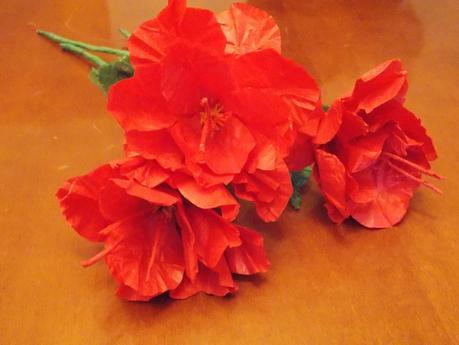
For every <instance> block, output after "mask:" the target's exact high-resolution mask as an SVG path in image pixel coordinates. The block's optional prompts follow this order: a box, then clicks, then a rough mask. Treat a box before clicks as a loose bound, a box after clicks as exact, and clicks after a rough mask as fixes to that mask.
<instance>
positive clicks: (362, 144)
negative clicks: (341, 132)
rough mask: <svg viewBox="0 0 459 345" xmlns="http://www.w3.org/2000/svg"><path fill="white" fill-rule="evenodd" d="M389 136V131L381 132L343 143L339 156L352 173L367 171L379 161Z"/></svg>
mask: <svg viewBox="0 0 459 345" xmlns="http://www.w3.org/2000/svg"><path fill="white" fill-rule="evenodd" d="M389 135H390V131H389V130H380V131H378V132H376V133H371V134H368V135H366V136H362V137H359V138H357V139H354V140H353V141H351V142H349V143H348V144H344V143H343V145H342V146H341V147H340V148H339V149H338V150H337V151H338V156H339V157H340V160H341V161H343V162H344V164H345V165H346V168H347V170H348V171H349V172H350V173H354V172H357V171H361V170H363V169H366V168H368V167H369V166H370V165H372V164H374V163H375V162H376V161H377V160H378V158H379V156H380V155H381V152H382V150H383V147H384V144H385V142H386V140H387V138H388V137H389Z"/></svg>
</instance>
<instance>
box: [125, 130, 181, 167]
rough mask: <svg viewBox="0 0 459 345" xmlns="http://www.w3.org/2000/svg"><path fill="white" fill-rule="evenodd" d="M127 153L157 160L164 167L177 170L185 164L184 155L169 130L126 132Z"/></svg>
mask: <svg viewBox="0 0 459 345" xmlns="http://www.w3.org/2000/svg"><path fill="white" fill-rule="evenodd" d="M125 149H126V153H127V154H128V155H140V156H142V157H144V158H146V159H153V160H156V161H157V162H158V163H159V164H160V165H161V166H162V167H163V168H165V169H171V170H176V169H179V168H181V167H182V165H183V155H182V153H181V152H180V149H179V148H178V147H177V145H176V144H175V142H174V140H173V139H172V137H171V135H170V134H169V132H168V131H167V130H159V131H151V132H138V131H131V132H128V133H126V147H125Z"/></svg>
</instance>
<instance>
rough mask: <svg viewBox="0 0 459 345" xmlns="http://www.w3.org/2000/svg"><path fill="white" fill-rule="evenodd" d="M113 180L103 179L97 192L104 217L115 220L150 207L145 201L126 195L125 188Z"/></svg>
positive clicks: (111, 220)
mask: <svg viewBox="0 0 459 345" xmlns="http://www.w3.org/2000/svg"><path fill="white" fill-rule="evenodd" d="M115 181H116V180H115ZM115 181H113V180H112V179H111V180H107V181H105V185H104V187H103V188H102V189H101V191H100V193H99V199H98V201H99V210H100V213H101V214H103V215H104V217H105V218H106V219H108V220H110V222H117V221H119V220H121V219H124V218H126V217H128V216H130V215H132V214H135V213H138V212H139V211H141V210H147V209H149V208H151V206H150V205H149V204H148V202H147V201H145V200H142V199H139V198H138V197H136V196H132V195H128V194H127V193H126V188H125V187H123V186H119V185H118V184H117V183H116V182H115ZM126 182H127V181H126Z"/></svg>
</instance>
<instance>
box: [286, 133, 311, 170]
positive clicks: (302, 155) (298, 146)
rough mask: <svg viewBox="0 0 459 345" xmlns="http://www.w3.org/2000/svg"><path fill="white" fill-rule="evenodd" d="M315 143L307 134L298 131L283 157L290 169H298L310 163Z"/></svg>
mask: <svg viewBox="0 0 459 345" xmlns="http://www.w3.org/2000/svg"><path fill="white" fill-rule="evenodd" d="M314 148H315V145H314V144H313V143H312V140H311V138H310V137H309V136H307V135H305V134H302V133H298V135H297V137H296V140H295V143H294V144H293V146H292V147H291V148H290V153H289V155H288V156H287V157H286V158H285V162H286V163H287V166H288V169H289V170H290V171H300V170H303V169H304V168H305V167H307V166H309V165H311V164H312V162H313V160H314V158H313V152H314Z"/></svg>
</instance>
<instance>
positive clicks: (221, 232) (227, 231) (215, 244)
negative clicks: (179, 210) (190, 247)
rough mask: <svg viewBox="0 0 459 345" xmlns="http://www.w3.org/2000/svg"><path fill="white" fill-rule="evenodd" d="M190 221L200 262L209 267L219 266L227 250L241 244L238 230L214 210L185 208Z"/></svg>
mask: <svg viewBox="0 0 459 345" xmlns="http://www.w3.org/2000/svg"><path fill="white" fill-rule="evenodd" d="M185 212H186V215H187V217H188V221H189V223H190V225H191V228H192V229H193V232H194V235H195V245H196V251H197V254H198V257H199V261H200V262H202V263H203V264H205V265H206V266H207V267H209V268H212V267H215V265H217V263H218V262H219V261H220V259H221V258H222V256H223V253H224V252H225V250H226V248H228V247H235V246H239V245H240V244H241V239H240V238H239V231H238V230H237V228H236V227H235V226H234V225H233V224H231V223H230V222H228V221H227V220H225V219H224V218H222V217H221V216H220V215H218V214H217V213H216V212H215V211H213V210H201V209H199V208H197V207H193V206H191V207H185Z"/></svg>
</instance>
